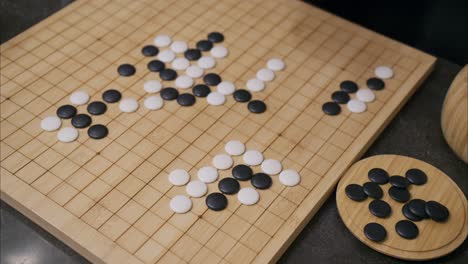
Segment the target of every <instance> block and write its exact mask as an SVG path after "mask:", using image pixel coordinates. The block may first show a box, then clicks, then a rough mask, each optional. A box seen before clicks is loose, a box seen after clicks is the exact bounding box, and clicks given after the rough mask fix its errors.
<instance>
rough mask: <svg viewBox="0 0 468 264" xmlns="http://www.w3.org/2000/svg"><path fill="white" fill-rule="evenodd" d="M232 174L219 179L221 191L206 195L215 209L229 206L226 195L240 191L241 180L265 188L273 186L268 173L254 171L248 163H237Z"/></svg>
mask: <svg viewBox="0 0 468 264" xmlns="http://www.w3.org/2000/svg"><path fill="white" fill-rule="evenodd" d="M232 176H233V177H227V178H224V179H222V180H220V181H219V183H218V189H219V191H220V192H214V193H211V194H209V195H208V196H207V197H206V205H207V206H208V208H210V209H211V210H214V211H221V210H223V209H225V208H226V207H227V204H228V200H227V198H226V196H225V194H227V195H233V194H236V193H238V192H239V190H240V184H239V181H248V180H250V183H251V184H252V186H253V187H255V188H257V189H260V190H265V189H268V188H270V187H271V185H272V183H273V181H272V179H271V177H270V176H269V175H268V174H265V173H262V172H259V173H255V174H254V173H253V170H252V168H250V167H249V166H247V165H243V164H240V165H236V166H234V168H232Z"/></svg>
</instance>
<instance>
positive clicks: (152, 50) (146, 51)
mask: <svg viewBox="0 0 468 264" xmlns="http://www.w3.org/2000/svg"><path fill="white" fill-rule="evenodd" d="M141 53H142V54H143V55H144V56H146V57H152V56H156V55H158V53H159V49H158V48H157V47H156V46H153V45H147V46H144V47H143V48H142V49H141Z"/></svg>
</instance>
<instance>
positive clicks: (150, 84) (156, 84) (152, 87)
mask: <svg viewBox="0 0 468 264" xmlns="http://www.w3.org/2000/svg"><path fill="white" fill-rule="evenodd" d="M161 88H162V84H161V82H160V81H158V80H150V81H146V82H145V83H144V84H143V90H145V92H147V93H157V92H159V91H161Z"/></svg>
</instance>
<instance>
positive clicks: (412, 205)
mask: <svg viewBox="0 0 468 264" xmlns="http://www.w3.org/2000/svg"><path fill="white" fill-rule="evenodd" d="M368 177H369V180H370V182H366V183H364V184H363V185H362V186H360V185H358V184H349V185H348V186H346V188H345V192H346V195H347V196H348V197H349V198H350V199H352V200H354V201H358V202H361V201H364V200H366V199H367V197H370V198H373V199H374V200H373V201H372V202H370V203H369V211H370V212H371V213H372V214H373V215H375V216H377V217H379V218H387V217H389V216H390V214H391V213H392V208H391V206H390V205H389V204H388V203H387V202H385V201H383V200H381V199H382V197H383V191H382V188H381V187H380V186H379V185H384V184H387V183H390V184H391V185H392V187H390V189H389V190H388V194H389V196H390V197H391V198H392V199H393V200H395V201H397V202H400V203H406V202H408V201H409V200H410V197H411V194H410V192H409V191H408V187H409V186H410V185H423V184H425V183H426V182H427V175H426V174H425V173H424V172H423V171H421V170H419V169H410V170H408V171H407V172H406V174H405V177H402V176H391V177H389V174H388V173H387V172H386V171H385V170H383V169H380V168H374V169H371V170H370V171H369V173H368ZM402 213H403V215H404V216H405V217H406V218H407V219H409V220H411V221H409V220H401V221H399V222H398V223H397V224H396V225H395V230H396V232H397V233H398V235H400V236H401V237H403V238H406V239H414V238H416V237H417V236H418V234H419V229H418V227H417V226H416V225H415V224H414V223H413V222H412V221H421V220H422V219H427V218H431V219H432V220H434V221H437V222H444V221H446V220H447V218H448V216H449V211H448V209H447V208H446V207H445V206H443V205H442V204H440V203H438V202H435V201H428V202H425V201H424V200H421V199H413V200H411V201H409V202H408V203H406V204H405V205H404V206H403V208H402ZM364 234H365V235H366V237H367V238H368V239H370V240H372V241H375V242H381V241H383V240H385V238H386V237H387V231H386V230H385V228H384V227H383V226H382V225H380V224H378V223H369V224H367V225H366V226H365V227H364Z"/></svg>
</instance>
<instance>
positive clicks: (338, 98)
mask: <svg viewBox="0 0 468 264" xmlns="http://www.w3.org/2000/svg"><path fill="white" fill-rule="evenodd" d="M331 98H332V100H333V101H334V102H335V103H337V104H346V103H348V101H349V99H350V97H349V94H348V93H347V92H343V91H336V92H334V93H332V95H331Z"/></svg>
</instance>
